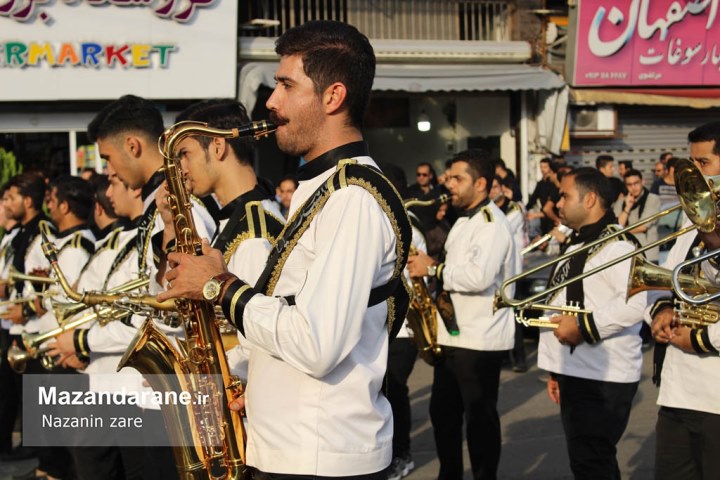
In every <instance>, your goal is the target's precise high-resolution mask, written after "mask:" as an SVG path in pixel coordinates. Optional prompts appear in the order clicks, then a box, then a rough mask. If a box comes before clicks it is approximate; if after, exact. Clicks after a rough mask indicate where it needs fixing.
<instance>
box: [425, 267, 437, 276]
mask: <svg viewBox="0 0 720 480" xmlns="http://www.w3.org/2000/svg"><path fill="white" fill-rule="evenodd" d="M435 274H437V265H428V267H427V276H428V277H434V276H435Z"/></svg>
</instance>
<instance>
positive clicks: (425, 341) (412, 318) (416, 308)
mask: <svg viewBox="0 0 720 480" xmlns="http://www.w3.org/2000/svg"><path fill="white" fill-rule="evenodd" d="M449 199H450V197H449V196H448V195H444V194H443V195H440V196H439V197H438V198H435V199H432V200H418V199H409V200H406V201H405V202H404V204H405V208H406V209H407V208H410V207H429V206H432V205H435V204H439V203H446V202H447V201H448V200H449ZM413 255H417V248H416V247H415V245H410V252H409V256H411V257H412V256H413ZM404 278H405V276H403V279H404ZM410 286H411V287H412V288H411V290H412V294H413V295H412V300H411V301H410V309H409V310H408V313H407V317H406V318H407V322H408V325H409V327H410V330H411V331H412V337H411V339H412V341H413V343H414V344H415V346H416V347H417V349H418V353H419V355H420V358H422V359H423V360H425V362H426V363H428V364H429V365H435V364H436V363H437V362H438V360H440V358H441V357H442V355H443V351H442V347H441V346H440V345H438V343H437V332H438V321H437V308H436V306H435V301H434V300H433V298H432V296H431V295H430V291H429V290H428V287H427V285H426V284H425V280H424V279H423V278H422V277H420V278H410Z"/></svg>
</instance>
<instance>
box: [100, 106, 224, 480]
mask: <svg viewBox="0 0 720 480" xmlns="http://www.w3.org/2000/svg"><path fill="white" fill-rule="evenodd" d="M162 134H163V119H162V115H161V114H160V111H159V110H158V109H157V108H156V107H155V106H154V105H153V104H152V103H151V102H150V101H148V100H145V99H143V98H139V97H136V96H134V95H125V96H123V97H121V98H119V99H118V100H116V101H114V102H111V103H110V104H108V105H106V106H105V107H104V108H103V109H102V110H101V111H100V112H99V113H98V114H97V115H96V116H95V118H94V119H93V120H92V121H91V122H90V124H89V125H88V135H89V137H90V139H91V140H94V141H96V142H97V145H98V149H99V152H100V156H101V157H102V158H104V159H105V160H106V161H107V163H108V168H109V169H111V171H112V172H113V180H112V181H113V182H115V183H113V188H115V187H116V186H118V188H119V184H118V183H116V182H121V183H122V184H123V185H124V186H125V187H127V188H129V189H131V190H136V189H139V190H140V200H141V201H142V205H143V208H142V213H141V215H140V216H139V217H138V218H137V219H136V222H135V226H136V228H137V235H136V236H135V240H134V247H135V250H136V254H135V256H134V258H135V262H133V265H132V266H129V263H126V265H128V266H125V267H123V269H125V270H124V271H125V272H126V273H127V272H128V271H129V272H131V274H132V275H134V276H135V278H138V276H144V277H146V278H149V280H150V293H152V294H154V293H157V292H158V291H160V290H161V289H162V287H161V285H160V283H161V279H158V278H157V276H158V275H157V274H158V272H159V271H160V269H161V268H162V266H163V262H164V258H165V248H166V247H167V245H165V244H163V241H162V240H163V229H164V223H163V221H162V219H161V217H160V215H159V212H158V209H157V205H156V202H155V197H156V194H157V191H158V190H159V189H160V188H161V187H162V184H163V182H164V181H165V175H164V174H163V172H162V167H163V157H162V155H161V153H160V151H159V150H158V147H157V142H158V138H159V137H160V136H161V135H162ZM162 188H163V189H164V187H162ZM117 204H119V202H118V203H116V205H117ZM192 204H193V209H192V215H193V218H194V220H195V225H196V227H197V228H198V230H199V234H200V235H202V236H207V237H211V236H212V235H213V234H214V232H215V221H214V219H213V218H212V217H211V216H210V214H209V212H208V211H207V209H206V208H204V206H203V205H202V204H201V203H200V202H198V201H196V200H194V199H193V200H192ZM145 319H146V317H145V316H141V315H132V317H131V319H130V322H129V323H130V324H131V325H132V326H133V327H134V328H135V329H137V328H139V327H140V326H141V325H142V324H143V323H144V321H145ZM155 324H156V325H157V327H158V328H159V329H161V330H164V331H166V332H168V333H170V334H174V335H177V334H179V333H180V329H179V328H174V327H170V326H168V325H165V324H163V323H162V322H157V321H156V322H155ZM108 326H111V325H108ZM111 328H121V326H120V325H113V326H112V327H111ZM128 337H130V338H132V335H128V334H125V335H123V336H122V337H119V338H120V339H121V340H120V343H122V344H123V345H124V346H121V345H120V344H118V345H117V348H119V349H120V348H121V349H122V350H121V351H124V350H125V347H127V345H128V342H129V338H128ZM86 338H92V335H91V336H90V337H86ZM88 347H90V349H91V350H92V347H91V346H90V345H88ZM114 351H115V352H117V351H118V350H114ZM148 407H149V408H150V407H152V406H148ZM154 408H157V407H154ZM144 415H145V416H146V418H147V417H150V416H155V417H156V418H157V420H158V421H160V420H159V419H160V413H159V411H158V412H153V413H150V412H149V411H145V412H144ZM159 433H160V434H162V435H165V433H164V432H159ZM156 444H157V443H156ZM134 453H137V454H138V455H140V456H141V457H142V462H140V464H141V465H142V466H143V471H142V472H141V475H142V476H143V478H148V479H150V478H152V479H164V478H167V479H174V478H177V470H176V467H175V460H174V458H173V456H172V454H171V451H170V449H169V448H167V447H156V448H143V447H142V446H141V444H139V445H138V447H137V449H136V451H135V452H134Z"/></svg>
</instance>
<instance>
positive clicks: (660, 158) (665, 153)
mask: <svg viewBox="0 0 720 480" xmlns="http://www.w3.org/2000/svg"><path fill="white" fill-rule="evenodd" d="M668 155H669V156H670V157H672V156H673V154H672V152H662V153H661V154H660V156H659V157H658V160H660V161H661V162H662V159H663V158H665V157H667V156H668ZM668 160H669V158H668Z"/></svg>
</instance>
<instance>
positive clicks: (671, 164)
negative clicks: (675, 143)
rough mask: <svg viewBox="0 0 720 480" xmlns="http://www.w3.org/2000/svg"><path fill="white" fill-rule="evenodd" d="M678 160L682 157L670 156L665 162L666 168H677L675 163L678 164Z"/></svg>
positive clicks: (668, 169)
mask: <svg viewBox="0 0 720 480" xmlns="http://www.w3.org/2000/svg"><path fill="white" fill-rule="evenodd" d="M678 160H680V159H679V158H677V157H670V158H668V161H667V162H665V170H667V171H668V172H669V171H670V169H671V168H675V165H677V162H678Z"/></svg>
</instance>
